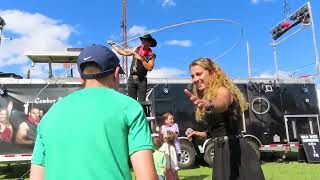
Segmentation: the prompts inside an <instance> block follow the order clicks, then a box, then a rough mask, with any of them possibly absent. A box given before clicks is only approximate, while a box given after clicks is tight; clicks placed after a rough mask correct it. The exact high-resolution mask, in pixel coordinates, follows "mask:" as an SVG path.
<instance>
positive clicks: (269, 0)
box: [250, 0, 275, 4]
mask: <svg viewBox="0 0 320 180" xmlns="http://www.w3.org/2000/svg"><path fill="white" fill-rule="evenodd" d="M250 1H251V3H252V4H258V3H260V2H273V1H275V0H250Z"/></svg>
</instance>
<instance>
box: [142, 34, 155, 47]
mask: <svg viewBox="0 0 320 180" xmlns="http://www.w3.org/2000/svg"><path fill="white" fill-rule="evenodd" d="M139 38H140V40H142V39H147V40H148V41H150V42H151V44H150V47H156V46H157V41H156V40H155V39H154V38H153V37H152V36H151V35H150V34H144V35H142V36H140V37H139Z"/></svg>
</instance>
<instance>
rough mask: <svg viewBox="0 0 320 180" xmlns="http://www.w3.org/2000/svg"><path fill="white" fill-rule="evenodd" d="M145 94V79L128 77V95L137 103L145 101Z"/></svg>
mask: <svg viewBox="0 0 320 180" xmlns="http://www.w3.org/2000/svg"><path fill="white" fill-rule="evenodd" d="M146 94H147V78H146V77H143V78H141V79H139V78H132V75H131V76H129V79H128V95H129V96H130V97H132V98H133V99H135V100H137V98H138V101H139V102H143V101H145V100H146Z"/></svg>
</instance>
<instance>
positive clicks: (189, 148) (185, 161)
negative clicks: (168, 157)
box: [178, 141, 196, 169]
mask: <svg viewBox="0 0 320 180" xmlns="http://www.w3.org/2000/svg"><path fill="white" fill-rule="evenodd" d="M180 143H181V156H180V162H178V166H179V168H181V169H188V168H191V167H193V166H194V163H195V161H196V151H195V149H194V147H193V145H192V144H191V143H190V142H188V141H180Z"/></svg>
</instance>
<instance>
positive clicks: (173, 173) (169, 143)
mask: <svg viewBox="0 0 320 180" xmlns="http://www.w3.org/2000/svg"><path fill="white" fill-rule="evenodd" d="M174 139H175V133H173V132H172V131H167V132H166V133H164V143H163V145H162V146H161V148H160V149H159V151H161V152H164V156H165V159H166V171H165V176H166V180H178V179H179V177H178V172H177V170H178V169H179V167H178V162H177V154H176V149H175V147H174Z"/></svg>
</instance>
